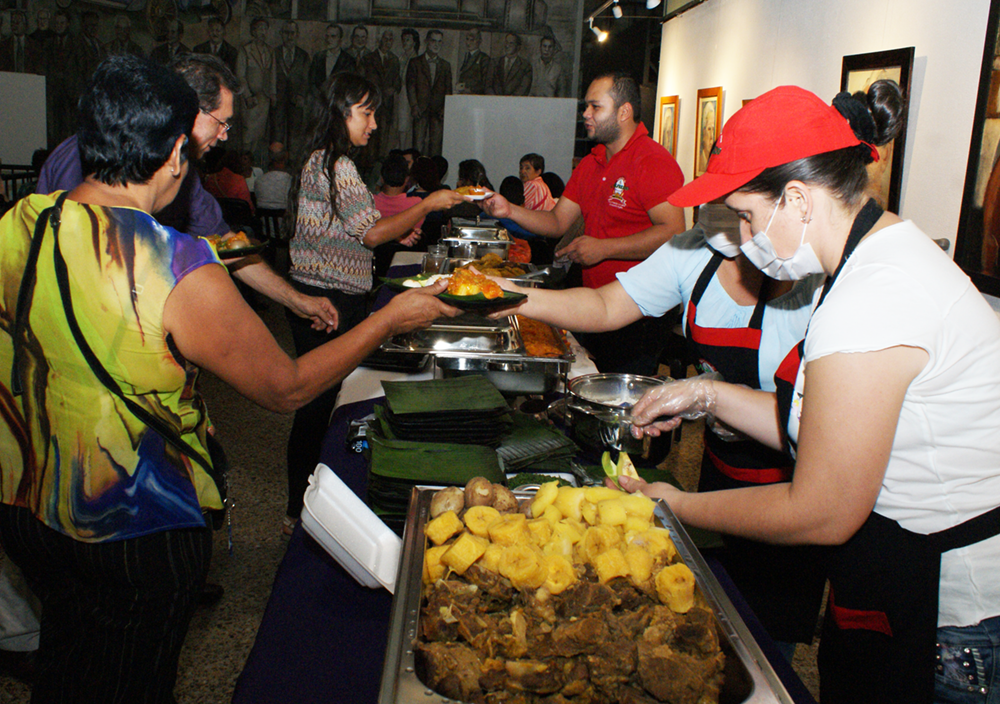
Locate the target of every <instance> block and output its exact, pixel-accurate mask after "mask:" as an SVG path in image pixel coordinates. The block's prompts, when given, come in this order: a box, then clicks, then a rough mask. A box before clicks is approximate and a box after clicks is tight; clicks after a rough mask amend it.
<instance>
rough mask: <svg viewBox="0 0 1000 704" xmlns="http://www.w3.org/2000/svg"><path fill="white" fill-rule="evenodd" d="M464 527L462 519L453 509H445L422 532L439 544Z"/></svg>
mask: <svg viewBox="0 0 1000 704" xmlns="http://www.w3.org/2000/svg"><path fill="white" fill-rule="evenodd" d="M463 528H465V525H464V524H463V523H462V519H460V518H459V517H458V514H457V513H455V512H454V511H445V512H444V513H442V514H441V515H440V516H438V517H437V518H435V519H434V520H432V521H431V522H430V523H428V524H427V525H426V526H425V527H424V533H425V534H426V535H427V537H428V538H429V539H430V541H431V542H432V543H434V544H435V545H441V544H442V543H444V542H445V541H446V540H448V538H450V537H451V536H453V535H455V534H456V533H458V532H459V531H461V530H462V529H463Z"/></svg>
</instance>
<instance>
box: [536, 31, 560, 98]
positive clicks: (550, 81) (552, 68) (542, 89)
mask: <svg viewBox="0 0 1000 704" xmlns="http://www.w3.org/2000/svg"><path fill="white" fill-rule="evenodd" d="M564 84H565V80H564V77H563V68H562V64H560V63H559V60H558V59H557V58H556V39H555V37H550V36H545V37H542V41H541V42H540V43H539V45H538V59H536V60H535V63H534V66H532V73H531V94H532V95H536V96H539V97H543V98H558V97H562V96H564V95H566V94H567V92H568V91H567V90H566V88H565V85H564Z"/></svg>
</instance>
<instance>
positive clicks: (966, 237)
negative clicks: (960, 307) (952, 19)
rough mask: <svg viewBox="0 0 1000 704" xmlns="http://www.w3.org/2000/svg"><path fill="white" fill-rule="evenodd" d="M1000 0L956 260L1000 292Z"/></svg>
mask: <svg viewBox="0 0 1000 704" xmlns="http://www.w3.org/2000/svg"><path fill="white" fill-rule="evenodd" d="M998 252H1000V0H993V1H992V2H991V3H990V14H989V19H988V20H987V24H986V46H985V48H984V49H983V63H982V68H981V70H980V75H979V94H978V98H977V99H976V112H975V116H974V118H973V122H972V143H971V146H970V148H969V163H968V166H967V167H966V170H965V192H964V194H963V196H962V210H961V213H960V215H959V219H958V234H957V236H956V244H955V262H956V263H957V264H958V265H959V266H961V267H962V268H963V269H964V270H965V272H966V273H967V274H968V275H969V277H970V278H971V279H972V280H973V282H975V284H976V286H977V287H978V288H979V290H980V291H982V292H983V293H988V294H990V295H993V296H1000V262H998V256H997V255H998Z"/></svg>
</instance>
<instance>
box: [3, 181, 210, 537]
mask: <svg viewBox="0 0 1000 704" xmlns="http://www.w3.org/2000/svg"><path fill="white" fill-rule="evenodd" d="M58 195H59V194H58V193H54V194H52V195H51V196H48V195H32V196H30V197H28V198H25V199H23V200H21V201H19V202H18V204H17V206H16V207H15V208H14V209H13V210H11V211H10V212H8V213H7V215H6V216H4V218H3V219H2V220H0V297H2V298H0V324H2V332H0V404H2V406H0V408H2V413H0V501H2V502H3V503H5V504H12V505H15V506H23V507H25V508H28V509H30V510H31V511H32V513H34V515H35V516H37V517H38V518H39V520H41V521H42V522H44V523H45V524H46V525H47V526H49V527H50V528H53V529H55V530H57V531H59V532H61V533H64V534H66V535H68V536H70V537H72V538H75V539H77V540H81V541H84V542H101V541H109V540H119V539H125V538H134V537H138V536H141V535H147V534H150V533H155V532H158V531H163V530H170V529H175V528H188V527H200V526H204V525H205V521H204V518H203V517H202V508H203V507H205V508H221V506H222V504H221V502H220V500H219V492H218V490H217V489H216V487H215V484H214V483H213V481H212V479H211V478H210V477H209V476H208V474H207V473H206V472H205V471H204V469H203V468H202V467H201V466H200V465H199V464H197V463H195V462H193V461H192V460H191V459H190V458H189V457H187V456H186V455H183V454H182V453H180V452H178V451H176V450H174V449H173V448H172V447H170V446H166V447H165V446H164V441H163V440H162V439H161V438H160V437H159V435H157V434H156V433H155V432H153V431H151V430H149V429H148V428H147V427H146V425H145V424H144V423H143V422H142V421H140V420H139V419H138V418H136V417H135V416H134V415H133V414H132V413H131V412H130V411H129V410H128V408H127V407H126V406H125V404H124V403H122V402H121V400H120V399H119V398H118V397H116V396H115V395H114V394H112V393H111V392H110V391H108V390H107V389H106V388H105V387H104V386H103V385H102V384H101V382H100V381H98V379H97V378H96V376H95V375H94V373H93V371H91V369H90V367H89V366H88V364H87V362H86V360H85V359H84V357H83V354H82V353H81V352H80V349H79V347H78V346H77V344H76V342H75V340H74V339H73V335H72V333H71V332H70V329H69V325H68V323H67V321H66V315H65V309H64V306H63V303H62V299H61V297H60V295H59V289H58V284H57V282H56V278H55V270H54V265H53V254H54V243H55V238H54V237H53V234H52V229H51V227H48V228H47V229H46V231H45V235H44V239H43V241H42V247H41V250H40V253H39V256H38V266H37V279H36V283H35V287H34V296H33V299H32V303H31V308H30V313H29V316H28V325H27V332H26V334H25V335H24V337H23V348H22V350H23V352H24V356H23V358H22V363H21V365H19V366H20V369H19V376H20V379H21V386H22V388H23V389H24V393H23V394H21V395H18V396H15V395H14V394H13V393H12V390H11V373H12V368H13V354H14V347H13V341H12V338H11V335H12V332H13V319H14V315H15V311H16V307H17V299H18V292H19V289H20V286H21V280H22V278H23V273H24V268H25V262H26V260H27V255H28V250H29V247H30V244H31V237H32V233H33V232H34V228H35V221H36V220H37V219H38V217H39V215H40V213H41V211H42V210H44V209H45V208H47V207H49V206H51V205H53V204H54V202H55V198H56V196H58ZM59 249H60V251H61V252H62V255H63V258H64V259H65V261H66V265H67V268H68V270H69V281H70V290H71V295H72V302H73V309H74V310H75V312H76V317H77V321H78V324H79V326H80V329H81V331H82V333H83V335H84V338H85V339H86V341H87V342H88V344H89V345H90V347H91V348H92V349H93V351H94V354H95V355H96V356H97V358H98V359H99V360H100V361H101V363H102V364H103V365H104V367H105V368H106V369H107V370H108V372H109V373H110V374H111V376H112V377H114V378H115V380H116V381H117V382H118V384H119V386H120V387H121V388H122V390H123V391H124V392H125V393H126V394H127V395H128V396H130V398H131V400H133V401H135V402H136V403H137V404H139V405H141V406H143V407H144V408H145V409H146V410H147V411H149V412H150V413H152V414H154V415H155V416H157V417H159V418H161V419H162V420H164V421H165V422H166V423H167V424H168V425H169V426H171V427H173V428H175V429H176V430H177V431H178V432H179V433H180V435H181V437H182V438H183V439H184V440H185V441H186V442H187V443H188V444H189V445H191V446H192V447H193V448H195V449H196V450H197V451H198V452H199V453H200V454H201V455H202V456H204V457H205V459H206V460H207V459H208V452H207V450H206V449H205V448H206V441H205V437H206V436H205V433H206V432H207V429H208V427H209V419H208V415H207V413H206V411H205V406H204V404H203V402H202V400H201V398H200V397H199V396H198V395H197V394H195V393H194V389H193V386H194V381H195V377H196V374H197V372H196V370H195V369H194V368H193V367H191V365H188V364H186V363H185V361H184V360H183V358H181V357H180V354H179V353H178V352H176V348H174V347H173V346H172V344H171V343H170V341H169V340H168V336H167V333H166V332H165V331H164V329H163V306H164V304H165V302H166V300H167V296H169V295H170V292H171V291H172V290H173V288H174V286H176V285H177V283H178V282H179V281H180V280H181V279H183V278H184V277H185V276H186V275H187V274H189V273H191V272H192V271H194V270H195V269H198V268H199V267H202V266H205V265H206V264H215V263H220V262H219V258H218V257H217V256H216V254H215V252H214V250H213V249H212V248H211V246H210V245H209V244H208V242H207V241H205V240H201V239H195V238H193V237H191V236H189V235H185V234H182V233H179V232H177V231H176V230H173V229H171V228H168V227H164V226H162V225H160V224H159V223H157V222H156V220H154V219H153V218H152V217H151V216H150V215H148V214H146V213H144V212H142V211H140V210H133V209H130V208H109V207H99V206H93V205H84V204H81V203H76V202H74V201H70V200H67V201H66V202H65V203H64V205H63V211H62V225H61V227H60V230H59Z"/></svg>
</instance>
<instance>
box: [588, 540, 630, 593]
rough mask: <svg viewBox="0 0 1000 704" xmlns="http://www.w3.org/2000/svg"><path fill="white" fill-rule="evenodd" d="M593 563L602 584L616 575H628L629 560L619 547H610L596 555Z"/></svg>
mask: <svg viewBox="0 0 1000 704" xmlns="http://www.w3.org/2000/svg"><path fill="white" fill-rule="evenodd" d="M593 565H594V569H595V570H596V571H597V578H598V579H599V580H601V583H602V584H604V583H607V582H610V581H611V580H612V579H614V578H615V577H628V561H626V560H625V556H624V555H623V554H622V551H621V550H619V549H618V548H608V549H607V550H605V551H604V552H602V553H600V554H599V555H597V556H596V557H594V562H593Z"/></svg>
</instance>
